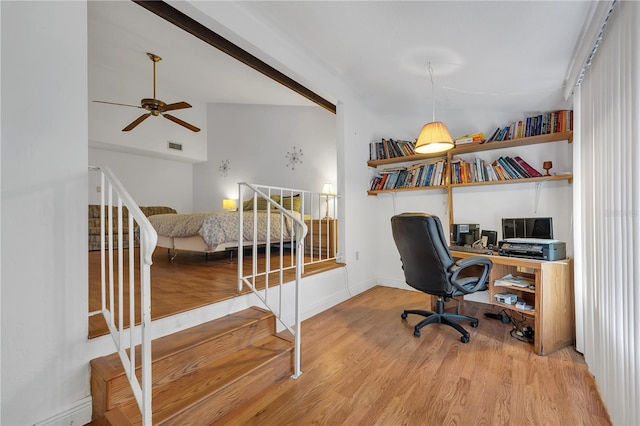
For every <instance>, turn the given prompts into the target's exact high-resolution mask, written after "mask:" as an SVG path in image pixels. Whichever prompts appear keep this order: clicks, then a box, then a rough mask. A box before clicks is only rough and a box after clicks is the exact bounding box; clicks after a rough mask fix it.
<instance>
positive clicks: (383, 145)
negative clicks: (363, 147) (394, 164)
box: [369, 139, 416, 160]
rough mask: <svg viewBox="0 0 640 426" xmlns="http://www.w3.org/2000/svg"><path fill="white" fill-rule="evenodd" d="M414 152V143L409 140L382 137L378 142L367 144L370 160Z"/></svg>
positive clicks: (401, 155)
mask: <svg viewBox="0 0 640 426" xmlns="http://www.w3.org/2000/svg"><path fill="white" fill-rule="evenodd" d="M415 153H416V150H415V144H414V143H413V142H411V141H403V140H396V139H382V140H381V141H380V142H371V143H370V144H369V159H370V160H384V159H385V158H396V157H404V156H405V155H415Z"/></svg>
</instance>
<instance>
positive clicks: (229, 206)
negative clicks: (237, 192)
mask: <svg viewBox="0 0 640 426" xmlns="http://www.w3.org/2000/svg"><path fill="white" fill-rule="evenodd" d="M222 208H223V209H225V210H229V211H233V210H235V209H236V200H234V199H232V198H225V199H223V200H222Z"/></svg>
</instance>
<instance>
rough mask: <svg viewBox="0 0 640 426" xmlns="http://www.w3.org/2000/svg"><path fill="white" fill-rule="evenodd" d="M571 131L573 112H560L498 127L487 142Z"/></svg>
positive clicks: (535, 116) (539, 115)
mask: <svg viewBox="0 0 640 426" xmlns="http://www.w3.org/2000/svg"><path fill="white" fill-rule="evenodd" d="M569 130H573V110H560V111H554V112H549V113H546V114H538V115H533V116H531V117H527V118H525V119H524V120H518V121H514V122H513V123H511V124H509V125H508V126H505V127H498V128H497V129H496V130H495V132H493V134H492V135H491V137H490V138H489V139H488V140H487V142H493V141H495V142H499V141H506V140H512V139H520V138H527V137H530V136H538V135H547V134H549V133H557V132H566V131H569Z"/></svg>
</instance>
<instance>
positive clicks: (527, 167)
mask: <svg viewBox="0 0 640 426" xmlns="http://www.w3.org/2000/svg"><path fill="white" fill-rule="evenodd" d="M514 159H515V160H516V161H517V162H518V164H520V165H521V166H522V167H523V168H524V169H525V170H526V171H527V173H529V176H531V177H541V176H542V173H540V172H539V171H537V170H536V169H534V168H533V167H531V165H530V164H529V163H527V162H526V161H524V160H523V159H522V158H520V157H519V156H517V155H516V156H515V157H514Z"/></svg>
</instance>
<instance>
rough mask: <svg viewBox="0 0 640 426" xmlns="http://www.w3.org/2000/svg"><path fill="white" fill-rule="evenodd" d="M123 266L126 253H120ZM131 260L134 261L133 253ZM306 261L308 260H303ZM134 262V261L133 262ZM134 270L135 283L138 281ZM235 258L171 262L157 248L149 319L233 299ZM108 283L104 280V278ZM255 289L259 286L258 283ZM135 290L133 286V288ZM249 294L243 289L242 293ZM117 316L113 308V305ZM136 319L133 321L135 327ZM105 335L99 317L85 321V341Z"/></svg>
mask: <svg viewBox="0 0 640 426" xmlns="http://www.w3.org/2000/svg"><path fill="white" fill-rule="evenodd" d="M123 255H124V258H125V263H127V262H126V259H127V256H128V251H127V250H125V251H124V254H123ZM135 258H136V259H138V258H139V255H138V251H137V250H136V253H135ZM276 259H277V256H276V255H273V256H272V260H271V262H272V263H273V262H276V261H277V260H276ZM264 260H265V257H264V255H262V256H260V257H259V262H258V270H259V271H264V263H265V261H264ZM307 260H308V259H307ZM136 262H137V260H136ZM340 266H343V265H341V264H337V263H336V262H335V261H327V262H321V263H315V264H312V265H308V266H306V267H305V274H304V276H309V275H313V274H317V273H319V272H323V271H326V270H329V269H332V268H336V267H340ZM250 267H251V256H246V255H245V257H244V268H245V271H247V272H248V271H249V270H250V269H249V268H250ZM124 271H125V272H124V274H125V281H124V282H125V285H124V290H125V291H124V303H125V305H124V306H128V303H129V296H128V287H127V286H128V281H127V280H128V272H127V271H128V267H125V268H124ZM137 274H138V272H137V269H136V281H137V279H138V276H137ZM237 275H238V263H237V256H235V253H234V258H233V262H229V253H227V252H220V253H214V254H211V255H209V256H208V258H206V259H205V255H204V254H203V253H196V252H187V251H180V252H179V253H178V256H176V258H175V259H174V260H173V261H172V260H170V259H169V257H168V256H167V250H166V249H164V248H158V249H156V251H155V252H154V254H153V265H152V266H151V283H152V288H151V306H152V310H151V315H152V319H154V320H155V319H158V318H164V317H167V316H170V315H174V314H177V313H180V312H185V311H188V310H191V309H195V308H199V307H202V306H206V305H209V304H212V303H216V302H219V301H222V300H227V299H230V298H233V297H236V296H237V290H236V286H237ZM107 279H108V278H107ZM294 279H295V276H294V271H293V269H292V270H289V271H287V272H286V273H285V278H284V282H289V281H293V280H294ZM277 282H278V281H277V277H275V276H274V275H272V276H271V278H270V283H271V284H270V285H273V284H274V283H277ZM258 285H264V284H261V282H260V281H259V282H258ZM136 287H137V286H136ZM249 291H250V290H248V289H244V290H243V293H248V292H249ZM139 298H140V294H139V291H136V306H139ZM100 303H101V302H100V251H90V252H89V312H93V311H96V310H99V309H100ZM116 312H117V304H116ZM125 317H126V318H125V319H124V324H125V327H127V326H128V324H129V319H128V314H125ZM139 321H140V318H139V317H136V323H139ZM104 334H107V325H106V323H105V321H104V318H103V317H102V315H94V316H91V317H89V338H93V337H97V336H101V335H104Z"/></svg>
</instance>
